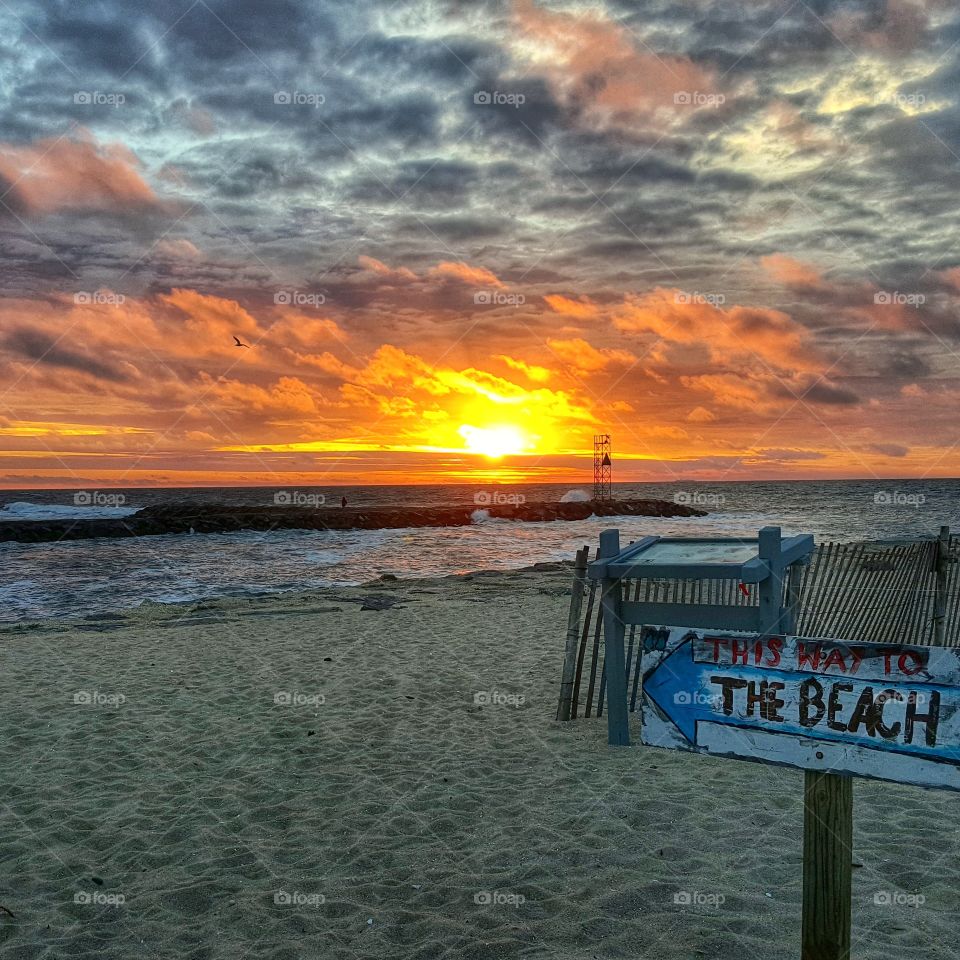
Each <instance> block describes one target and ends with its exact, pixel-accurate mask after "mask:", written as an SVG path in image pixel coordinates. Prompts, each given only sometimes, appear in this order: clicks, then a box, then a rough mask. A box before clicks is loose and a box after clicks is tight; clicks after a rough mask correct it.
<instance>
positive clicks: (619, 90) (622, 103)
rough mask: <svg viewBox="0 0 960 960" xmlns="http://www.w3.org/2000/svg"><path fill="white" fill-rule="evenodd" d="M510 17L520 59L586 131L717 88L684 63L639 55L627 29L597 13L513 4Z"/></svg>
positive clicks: (528, 0)
mask: <svg viewBox="0 0 960 960" xmlns="http://www.w3.org/2000/svg"><path fill="white" fill-rule="evenodd" d="M513 10H514V21H515V23H516V24H517V26H518V27H519V29H520V31H522V33H521V36H520V38H519V39H521V40H522V41H523V43H522V44H518V45H517V49H516V53H517V56H518V57H526V58H528V59H530V60H532V63H531V68H537V69H539V70H540V71H541V72H543V74H544V75H545V76H546V78H547V81H548V83H549V84H550V86H551V88H552V90H553V93H554V95H555V96H556V97H557V99H559V100H560V101H561V102H562V103H565V104H566V105H567V106H568V107H571V108H573V109H576V110H578V111H579V112H580V115H581V117H582V119H583V121H584V122H585V123H587V124H588V125H590V126H593V127H597V128H602V127H605V126H611V125H631V124H634V123H636V122H637V121H646V120H649V119H650V117H651V116H652V115H653V114H654V113H655V112H657V111H658V110H662V109H666V110H668V111H670V112H673V111H675V110H676V109H677V108H676V106H675V104H674V95H675V94H678V93H695V92H697V93H708V92H710V91H713V90H714V89H715V83H714V80H713V77H712V76H711V75H710V74H709V73H708V72H707V71H705V70H703V69H701V68H700V67H699V66H697V65H696V64H695V63H693V62H692V61H691V60H689V59H688V58H687V57H677V56H670V55H668V54H658V53H655V52H653V51H649V50H646V49H644V50H638V49H637V46H636V41H635V39H634V37H633V36H632V35H631V33H630V32H629V31H628V30H626V29H625V28H624V27H622V26H620V25H619V24H617V23H615V22H614V21H612V20H611V19H609V18H608V17H606V16H604V15H603V14H601V13H599V12H597V11H595V10H591V11H585V12H582V13H580V12H577V13H568V12H560V11H554V10H548V9H545V8H543V7H539V6H537V4H536V3H534V0H515V2H514V6H513Z"/></svg>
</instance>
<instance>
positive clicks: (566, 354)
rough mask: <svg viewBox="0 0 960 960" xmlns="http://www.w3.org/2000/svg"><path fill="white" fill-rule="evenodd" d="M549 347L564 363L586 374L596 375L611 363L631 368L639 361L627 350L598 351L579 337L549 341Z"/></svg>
mask: <svg viewBox="0 0 960 960" xmlns="http://www.w3.org/2000/svg"><path fill="white" fill-rule="evenodd" d="M547 346H548V347H549V348H550V349H551V350H552V351H553V352H554V353H555V354H556V355H557V356H558V357H559V358H560V359H561V360H563V361H564V363H568V364H570V366H572V367H576V368H577V369H578V370H583V371H584V372H586V373H595V372H596V371H598V370H602V369H603V368H604V367H606V366H609V365H610V364H611V363H620V364H624V365H625V366H629V365H630V364H632V363H635V362H636V359H637V358H636V357H635V356H634V355H633V354H632V353H629V352H628V351H626V350H598V349H597V348H596V347H594V346H593V345H592V344H590V343H587V341H586V340H583V339H581V338H579V337H577V338H575V339H573V340H548V341H547Z"/></svg>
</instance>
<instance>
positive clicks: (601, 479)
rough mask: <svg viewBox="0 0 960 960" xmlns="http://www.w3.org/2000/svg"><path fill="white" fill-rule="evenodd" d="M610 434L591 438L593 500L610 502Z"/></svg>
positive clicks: (611, 497) (600, 434)
mask: <svg viewBox="0 0 960 960" xmlns="http://www.w3.org/2000/svg"><path fill="white" fill-rule="evenodd" d="M610 471H611V464H610V434H609V433H598V434H594V436H593V499H594V500H612V499H613V493H612V492H611V489H610Z"/></svg>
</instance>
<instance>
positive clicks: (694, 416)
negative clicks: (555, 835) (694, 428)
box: [686, 407, 717, 423]
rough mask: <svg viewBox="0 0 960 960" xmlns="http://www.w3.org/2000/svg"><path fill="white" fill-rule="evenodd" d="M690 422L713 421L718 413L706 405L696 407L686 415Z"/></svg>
mask: <svg viewBox="0 0 960 960" xmlns="http://www.w3.org/2000/svg"><path fill="white" fill-rule="evenodd" d="M686 419H687V421H688V422H689V423H713V422H714V420H716V419H717V415H716V414H715V413H714V412H713V411H712V410H708V409H707V408H706V407H694V408H693V409H692V410H691V411H690V412H689V413H688V414H687V417H686Z"/></svg>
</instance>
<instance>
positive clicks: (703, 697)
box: [643, 640, 960, 764]
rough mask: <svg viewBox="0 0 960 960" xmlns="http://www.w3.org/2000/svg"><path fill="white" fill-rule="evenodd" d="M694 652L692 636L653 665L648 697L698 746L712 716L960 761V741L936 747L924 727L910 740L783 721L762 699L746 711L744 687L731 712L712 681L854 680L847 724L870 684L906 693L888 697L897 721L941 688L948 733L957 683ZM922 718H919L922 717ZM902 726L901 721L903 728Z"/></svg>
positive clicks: (828, 684) (843, 716) (788, 683)
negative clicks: (700, 656) (711, 657)
mask: <svg viewBox="0 0 960 960" xmlns="http://www.w3.org/2000/svg"><path fill="white" fill-rule="evenodd" d="M693 653H694V651H693V644H692V643H691V642H690V640H684V641H683V642H681V643H680V644H679V645H678V646H677V647H676V648H675V649H674V650H673V651H672V652H671V653H669V654H668V655H667V656H666V657H664V658H663V659H662V660H661V661H660V662H659V663H658V664H656V666H654V667H653V668H651V669H650V670H649V671H648V672H647V673H646V674H645V675H644V678H643V692H644V696H646V697H648V698H649V699H650V700H651V701H653V703H654V704H656V706H657V707H658V708H659V709H660V710H661V711H662V713H664V714H665V715H666V716H667V717H669V719H670V720H671V721H672V722H673V723H674V724H675V725H676V727H677V729H679V730H680V732H681V733H682V734H683V736H684V737H685V738H686V739H687V740H688V741H689V742H690V743H691V744H694V745H696V742H697V724H698V723H699V722H701V721H707V722H710V723H719V724H724V725H726V726H733V727H742V728H751V729H755V730H765V731H775V732H778V733H793V734H797V735H800V736H803V737H812V738H814V739H817V740H829V741H835V742H840V743H849V744H856V745H858V746H865V747H870V748H872V749H878V750H886V751H892V752H896V753H907V754H911V755H915V756H922V757H928V758H935V759H939V760H943V761H946V762H948V763H954V764H956V763H958V762H960V744H957V743H956V742H950V741H949V740H948V741H947V742H940V743H936V744H934V745H933V746H930V745H928V744H927V743H926V739H925V736H924V730H923V729H922V728H921V729H919V730H917V731H915V736H914V739H913V740H912V741H911V742H909V743H906V742H903V741H902V739H900V738H899V737H898V738H896V739H889V740H888V739H885V738H883V737H881V736H871V735H870V733H869V732H868V729H867V727H866V724H864V723H861V724H859V725H858V729H857V730H856V731H850V730H839V731H838V730H834V729H832V728H830V727H829V726H828V725H827V723H826V721H825V720H821V721H820V722H818V723H816V724H815V725H812V726H804V725H802V724H801V723H800V722H799V716H797V717H796V718H794V717H790V716H784V717H783V719H782V720H772V719H768V718H767V717H765V716H764V715H763V714H762V712H761V709H760V706H759V704H756V703H755V704H754V707H753V714H752V715H749V716H748V715H747V714H746V713H745V711H744V710H743V707H744V705H745V702H746V700H745V698H746V691H745V690H744V689H738V690H736V691H735V692H734V693H733V697H734V701H733V702H734V710H733V711H732V712H731V713H730V714H726V713H724V711H723V709H722V698H721V693H722V685H720V684H716V683H712V682H711V678H712V677H729V678H734V679H736V680H744V681H747V682H750V681H753V682H755V683H756V684H757V685H759V684H760V683H761V682H762V681H764V680H766V681H775V682H781V683H783V684H784V685H785V687H786V688H787V691H790V690H791V689H792V688H793V687H796V686H797V685H799V684H801V683H803V682H804V681H805V680H808V679H814V680H816V681H817V682H818V683H819V684H821V685H822V687H823V690H824V696H825V697H826V696H827V695H828V694H829V691H830V689H831V688H832V685H833V684H837V683H840V684H848V685H849V686H850V687H851V689H850V690H848V691H844V695H845V701H844V705H843V710H842V712H841V713H839V714H838V719H839V720H841V721H842V722H843V723H844V724H846V723H848V722H849V721H850V718H851V711H852V705H853V704H854V703H855V702H856V700H857V699H858V698H859V697H860V694H861V693H863V691H864V690H866V689H867V688H872V690H873V691H874V696H876V695H877V694H879V693H880V692H881V691H884V690H895V691H896V692H897V693H899V694H900V695H901V696H902V697H903V701H900V702H899V703H898V704H895V703H894V701H888V704H894V705H893V706H891V707H889V711H888V712H889V713H890V716H889V717H888V718H887V719H888V721H889V723H891V724H892V723H894V722H896V720H895V719H894V717H893V711H894V709H895V708H896V707H898V706H899V708H900V709H902V707H903V704H904V703H905V702H906V699H907V696H908V695H909V694H910V693H911V692H916V693H917V694H922V695H923V698H924V699H923V700H922V701H921V702H922V703H928V702H929V697H930V695H931V694H932V693H938V694H939V695H940V705H939V712H940V719H941V731H942V732H946V731H945V729H944V727H945V726H946V724H945V723H944V721H946V719H947V718H948V717H949V716H951V715H952V714H954V713H955V712H956V711H957V709H958V692H960V691H958V689H957V688H954V687H950V686H941V685H938V684H932V683H910V682H905V681H903V680H901V679H899V678H893V677H891V678H888V679H884V680H877V679H873V680H870V679H857V678H856V677H852V676H849V675H837V674H823V673H812V672H805V671H789V670H780V669H776V668H770V667H759V666H753V665H741V664H737V665H730V664H715V663H704V662H697V661H695V660H694V656H693ZM781 696H783V694H781ZM919 719H920V718H919V717H918V721H919ZM902 728H903V723H902V722H901V731H902ZM917 737H919V739H917Z"/></svg>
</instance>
